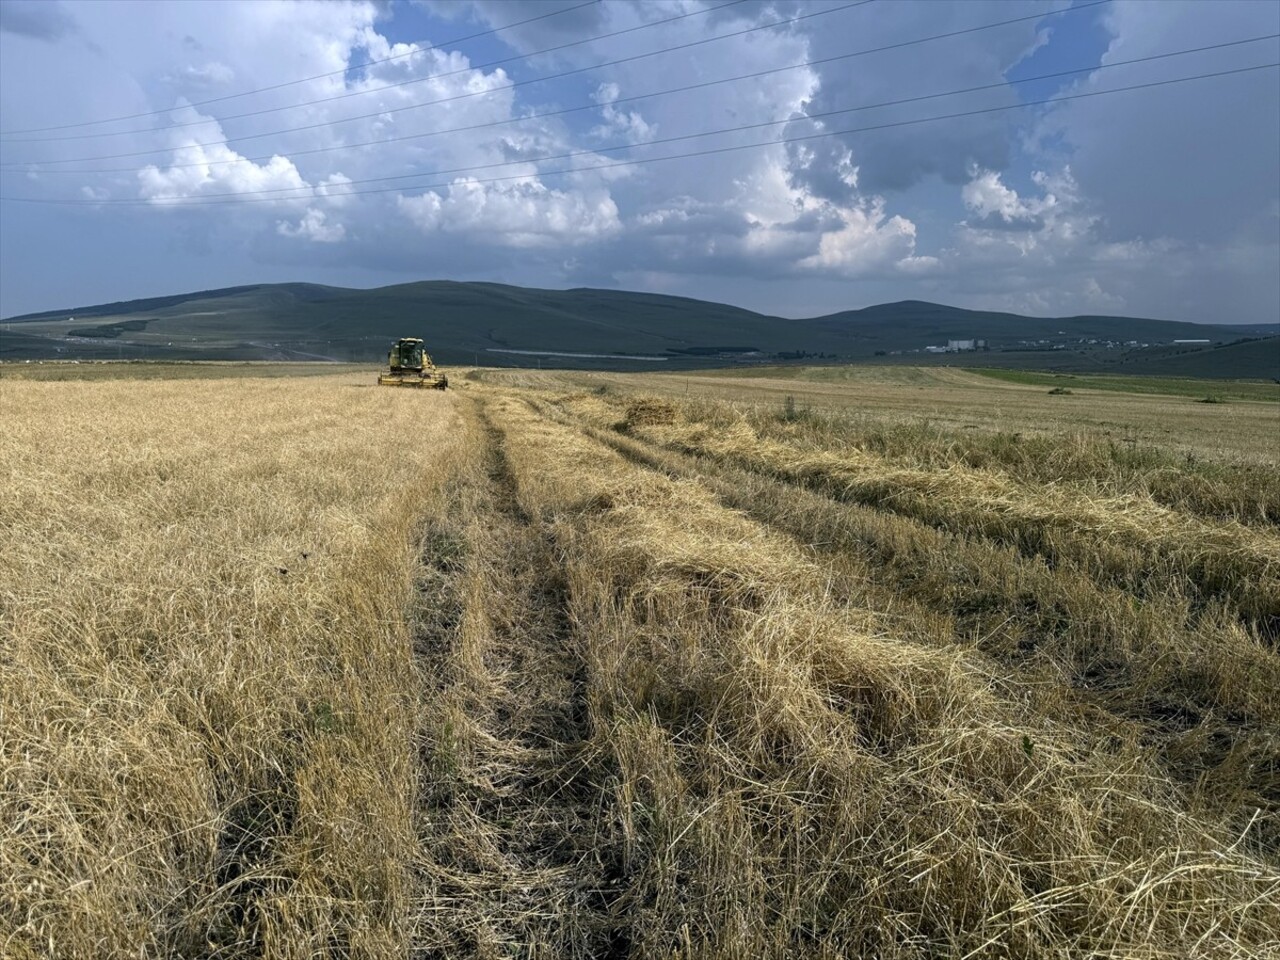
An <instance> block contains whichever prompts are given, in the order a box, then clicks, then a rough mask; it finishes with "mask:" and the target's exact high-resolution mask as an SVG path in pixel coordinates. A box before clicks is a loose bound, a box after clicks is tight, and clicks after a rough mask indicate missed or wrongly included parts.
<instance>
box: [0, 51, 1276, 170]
mask: <svg viewBox="0 0 1280 960" xmlns="http://www.w3.org/2000/svg"><path fill="white" fill-rule="evenodd" d="M931 39H934V38H933V37H925V38H922V39H920V40H915V41H907V42H908V43H923V42H925V41H927V40H931ZM1277 39H1280V33H1270V34H1265V35H1262V36H1257V37H1246V38H1244V39H1241V40H1228V41H1225V42H1223V43H1213V44H1208V45H1206V46H1202V47H1189V48H1187V49H1184V50H1171V51H1168V52H1166V53H1156V54H1152V55H1150V56H1146V57H1134V58H1133V59H1130V60H1114V61H1112V62H1110V63H1102V64H1095V65H1093V66H1089V67H1077V68H1075V69H1071V70H1059V71H1056V72H1054V73H1044V74H1040V75H1038V76H1034V77H1023V78H1021V79H1019V80H1001V81H999V82H997V83H987V84H982V85H979V86H976V87H964V88H961V89H958V90H949V91H946V92H944V93H930V94H924V95H921V96H916V97H906V98H903V99H900V100H886V101H882V102H880V103H873V104H868V105H866V106H861V107H850V108H848V109H846V110H837V111H832V112H834V113H851V112H854V111H857V110H870V109H873V108H875V107H890V106H899V105H901V104H905V103H918V102H920V101H922V100H935V99H938V98H940V97H951V96H957V95H959V94H964V93H977V92H980V91H982V90H994V89H997V88H1000V87H1005V86H1013V85H1016V84H1021V83H1033V82H1035V81H1037V80H1053V79H1057V78H1059V77H1068V76H1074V75H1076V74H1080V73H1093V72H1095V71H1099V70H1108V69H1111V68H1113V67H1123V66H1129V65H1131V64H1135V63H1148V62H1151V61H1154V60H1165V59H1168V58H1170V57H1181V56H1187V55H1189V54H1194V53H1205V52H1207V51H1211V50H1222V49H1225V48H1227V47H1238V46H1242V45H1244V44H1248V43H1260V42H1262V41H1265V40H1277ZM867 52H868V51H865V50H860V51H855V52H853V53H842V54H837V55H835V56H831V57H823V58H821V59H818V60H806V61H804V62H803V63H796V64H791V65H789V66H785V67H771V68H770V69H768V70H757V71H755V72H754V73H744V74H739V75H737V76H734V77H724V78H721V79H718V80H704V81H702V82H701V83H691V84H685V85H684V86H679V87H671V88H670V89H667V90H656V91H653V92H651V93H641V94H635V95H634V96H630V97H619V98H618V99H616V100H610V101H608V103H599V102H596V101H593V102H591V103H586V104H582V105H580V106H576V107H564V108H562V109H560V110H550V111H546V112H544V113H531V114H528V115H526V116H523V117H508V118H505V119H503V120H490V121H487V122H485V123H473V124H469V125H467V126H462V127H446V128H444V129H441V130H430V131H427V132H426V133H412V134H406V135H405V136H402V137H386V138H384V139H382V140H369V141H364V142H361V143H344V144H336V145H334V146H328V147H315V148H312V149H310V150H294V151H290V152H289V159H291V160H292V159H294V158H295V157H303V156H310V155H314V154H318V153H333V152H342V151H346V150H355V149H359V148H361V147H370V146H381V145H383V144H388V143H400V142H403V141H406V140H423V139H426V138H429V137H438V136H443V135H445V134H450V133H463V132H467V131H471V130H484V129H490V128H493V127H502V126H509V125H511V124H517V123H527V122H529V121H531V120H542V119H546V118H548V117H559V116H564V115H565V114H569V113H579V112H581V111H583V110H598V109H600V108H601V107H602V106H609V107H614V106H617V105H618V104H624V103H634V102H636V101H637V100H651V99H655V98H657V97H665V96H670V95H671V94H674V93H686V92H688V91H690V90H701V89H704V88H706V87H712V86H717V85H719V84H725V83H734V82H736V81H739V80H754V79H757V78H759V77H763V76H768V75H770V74H774V73H781V72H783V71H786V70H798V69H801V68H803V67H812V66H817V65H820V64H824V63H831V62H833V61H837V60H846V59H849V58H852V57H858V56H861V55H863V54H864V53H867ZM825 115H826V114H819V115H810V116H825ZM789 119H805V118H803V117H800V118H789ZM777 122H786V121H777ZM654 142H657V143H662V142H664V141H646V142H645V143H643V144H635V146H643V145H646V144H648V143H654ZM193 146H194V145H193ZM205 146H209V144H206V145H205ZM627 146H632V145H631V144H628V145H627ZM187 149H190V148H187ZM604 149H620V148H604ZM584 152H587V153H599V152H600V150H595V151H584ZM272 156H274V155H273V154H268V155H265V156H258V157H237V158H235V159H234V160H204V161H200V162H197V163H175V164H169V165H168V166H166V168H165V169H166V170H185V169H190V168H193V167H201V168H204V167H214V166H226V165H229V164H236V163H258V162H261V161H264V160H270V159H271V158H272ZM103 159H109V158H105V157H104V158H103ZM68 162H69V161H68ZM8 166H13V167H18V168H22V167H28V166H30V164H12V165H9V164H0V170H2V169H3V168H5V167H8ZM42 172H44V173H57V174H79V175H87V174H106V173H136V172H137V167H136V166H132V167H108V168H105V169H90V170H82V169H75V170H45V171H42ZM405 176H418V174H407V175H405ZM386 179H404V177H401V178H396V177H378V178H373V180H352V181H350V182H351V183H370V182H374V181H376V180H386Z"/></svg>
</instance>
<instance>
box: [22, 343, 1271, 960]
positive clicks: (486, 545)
mask: <svg viewBox="0 0 1280 960" xmlns="http://www.w3.org/2000/svg"><path fill="white" fill-rule="evenodd" d="M5 372H6V373H10V372H11V371H5ZM273 372H278V371H273ZM312 372H313V373H316V372H315V371H312ZM188 373H189V371H188V372H184V371H182V370H177V369H173V370H169V371H167V372H166V371H165V370H163V369H160V368H156V369H154V370H150V369H149V370H147V371H142V370H141V369H140V368H135V369H132V370H131V369H130V368H129V366H127V365H120V366H119V367H118V368H116V369H115V370H114V372H112V373H110V375H107V374H104V372H103V369H102V368H94V370H93V371H92V374H91V375H89V374H86V376H85V377H84V378H81V379H74V378H73V379H59V378H49V377H41V376H34V377H32V378H31V379H21V378H18V377H15V376H13V375H7V376H3V377H0V409H2V410H3V413H4V422H5V430H4V432H3V434H0V478H2V479H3V483H4V496H3V497H0V956H3V957H6V958H8V957H13V958H15V960H29V958H36V957H55V958H97V957H104V958H115V957H120V958H125V957H129V958H139V957H141V958H162V957H182V958H188V957H189V958H195V957H211V958H226V960H238V958H258V957H265V958H321V957H323V958H393V957H395V958H400V957H413V958H423V960H426V958H431V960H437V958H440V960H442V958H453V957H459V958H468V957H470V958H486V960H487V958H529V960H534V958H560V957H565V958H582V960H586V958H609V960H621V958H628V957H635V958H681V960H693V958H744V960H745V958H757V957H759V958H809V957H815V958H838V957H859V958H903V960H905V958H913V960H914V958H919V960H924V958H974V960H976V958H990V960H996V958H999V960H1015V958H1032V960H1065V958H1075V957H1098V958H1103V957H1105V958H1122V957H1123V958H1144V960H1156V958H1161V960H1165V958H1167V960H1175V958H1176V960H1182V958H1235V960H1245V958H1265V957H1280V648H1278V645H1280V469H1278V468H1280V451H1278V450H1277V444H1276V437H1277V436H1280V404H1275V403H1267V402H1248V401H1240V402H1236V401H1233V402H1231V403H1229V404H1216V405H1215V404H1210V405H1198V404H1196V403H1195V402H1194V400H1189V399H1187V398H1185V397H1150V396H1144V397H1134V396H1128V395H1123V394H1120V395H1112V396H1093V395H1090V394H1089V393H1087V392H1084V391H1082V392H1080V393H1079V394H1077V395H1075V396H1073V397H1069V398H1066V397H1048V396H1045V391H1044V390H1043V389H1041V388H1033V387H1016V386H1012V385H1010V384H1007V383H994V382H988V383H983V382H981V381H980V380H979V379H978V378H973V377H967V376H966V375H965V374H963V372H961V371H955V372H949V371H945V372H941V373H932V372H931V373H919V372H918V373H912V372H910V371H904V370H902V369H899V370H897V371H894V372H891V373H886V374H877V373H875V372H868V373H866V374H860V375H855V376H851V377H849V378H847V379H844V380H840V381H838V382H824V383H820V384H817V385H814V384H808V385H807V386H806V385H804V384H796V383H794V382H788V381H786V380H785V379H777V380H775V379H770V378H756V379H754V380H753V379H751V378H734V377H726V376H722V375H717V376H714V377H713V376H705V377H703V376H699V377H671V376H668V377H661V376H654V375H647V376H646V375H624V374H609V375H599V374H562V373H546V374H539V373H537V372H525V373H518V372H500V371H479V370H477V371H472V372H470V373H467V374H465V375H463V374H461V373H459V375H457V376H451V380H453V382H454V384H455V385H456V386H457V387H458V389H451V390H449V391H448V392H445V393H437V392H435V391H421V392H419V391H408V390H390V389H380V388H378V387H376V386H373V379H374V374H373V373H372V372H371V371H368V370H357V371H350V370H346V371H343V372H340V373H336V374H333V375H329V376H325V375H321V374H318V373H316V375H311V376H307V377H305V378H297V379H290V378H287V377H280V376H272V377H265V376H261V375H258V374H260V373H261V371H255V370H254V369H253V368H244V369H233V368H226V369H225V370H221V369H202V370H200V371H199V372H198V374H196V375H188ZM64 375H66V371H65V370H63V371H61V372H60V373H59V377H62V376H64ZM1061 400H1069V401H1070V402H1071V404H1072V405H1071V406H1070V407H1064V406H1063V404H1062V403H1060V402H1059V401H1061Z"/></svg>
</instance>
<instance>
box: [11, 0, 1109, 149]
mask: <svg viewBox="0 0 1280 960" xmlns="http://www.w3.org/2000/svg"><path fill="white" fill-rule="evenodd" d="M869 2H871V0H862V3H855V4H846V5H845V6H843V7H836V8H831V9H828V10H824V11H820V12H819V13H816V14H810V15H809V16H821V15H823V14H827V13H834V12H836V10H843V9H847V8H848V7H850V6H861V5H863V4H865V3H869ZM1110 2H1112V0H1091V2H1089V3H1085V4H1081V5H1079V6H1075V7H1066V8H1063V9H1062V10H1056V11H1051V12H1050V13H1046V14H1032V15H1030V16H1023V17H1013V18H1011V19H1008V20H997V21H995V22H994V23H984V24H980V25H978V26H976V27H965V28H963V29H961V30H950V31H948V32H946V33H935V34H931V35H930V36H927V37H917V38H915V39H913V40H901V41H898V42H896V43H889V44H883V45H881V46H878V47H869V48H867V49H864V50H857V51H855V52H853V53H847V54H840V55H839V56H835V57H825V58H821V59H818V60H811V61H807V62H806V63H804V64H798V65H795V66H791V67H781V68H777V69H776V70H767V71H761V72H760V73H758V74H753V75H749V76H764V75H765V74H767V73H775V72H779V71H780V70H791V69H796V68H797V67H801V66H814V65H818V64H822V63H828V62H831V61H834V60H846V59H850V58H853V57H863V56H868V55H870V54H874V53H884V52H886V51H889V50H901V49H904V48H906V47H912V46H916V45H919V44H922V43H931V42H933V41H935V40H946V39H949V38H951V37H958V36H963V35H965V34H971V33H979V32H982V31H984V30H993V29H995V28H997V27H1004V26H1008V25H1010V24H1014V23H1024V22H1026V21H1028V20H1042V19H1044V18H1045V17H1049V16H1055V15H1059V14H1064V13H1073V12H1075V11H1077V10H1085V9H1088V8H1089V7H1095V6H1099V5H1100V4H1104V3H1110ZM778 25H779V24H777V23H774V24H764V25H762V26H757V27H752V28H750V29H749V30H743V31H738V32H737V33H732V34H722V35H721V36H718V37H708V38H705V39H703V40H698V41H694V42H693V43H691V44H681V45H680V46H677V47H666V48H664V49H662V50H654V51H651V52H649V53H642V54H636V55H633V56H629V57H622V58H620V59H617V60H609V61H606V62H605V63H597V64H594V65H592V66H589V67H579V68H577V69H574V70H568V71H564V72H562V73H555V74H550V75H549V76H543V77H531V78H529V79H527V80H518V81H515V82H513V83H510V84H507V85H506V86H503V87H494V88H492V89H490V90H478V91H473V92H471V93H463V94H458V95H456V96H452V97H444V98H442V99H439V100H427V101H424V102H422V103H415V104H407V105H405V106H403V107H394V108H392V109H389V110H381V111H378V112H377V113H371V114H363V115H361V116H358V117H347V118H345V119H341V120H334V121H331V122H326V123H312V124H307V125H305V126H301V127H289V128H286V129H283V130H271V131H267V132H266V133H255V134H250V135H247V136H239V137H230V138H224V139H223V140H216V141H208V142H205V143H192V144H187V145H186V146H183V147H162V148H158V149H152V150H135V151H132V152H129V153H110V154H105V155H99V156H96V157H75V158H64V159H61V160H47V161H16V160H14V161H8V162H5V163H0V168H5V167H26V166H30V165H32V164H35V165H38V166H47V165H50V164H64V163H94V162H98V161H102V160H123V159H127V158H130V157H149V156H153V155H155V154H160V153H177V152H179V151H181V150H189V149H192V148H194V147H216V146H222V145H223V144H224V143H229V142H231V141H235V142H237V143H238V142H242V141H245V140H260V139H263V138H264V137H274V136H280V135H281V134H286V133H297V132H298V131H302V130H314V129H318V128H320V127H330V126H333V125H334V124H337V123H346V122H348V121H351V120H367V119H370V118H372V117H383V116H386V115H387V114H390V113H401V112H403V111H406V110H416V109H420V108H422V107H431V106H436V105H438V104H442V103H454V102H456V101H458V100H467V99H470V98H472V97H481V96H487V95H489V94H491V93H497V92H499V91H502V90H511V89H514V88H516V87H523V86H528V85H529V84H534V83H542V82H544V81H547V80H559V79H562V78H564V77H568V76H573V75H575V74H580V73H585V72H588V71H591V70H600V69H602V68H604V67H612V66H617V65H618V64H622V63H630V62H632V61H635V60H643V59H646V58H648V57H653V56H658V55H659V54H662V53H670V52H672V51H674V50H682V49H685V48H686V47H688V46H699V45H701V44H705V43H711V42H714V41H716V40H721V39H726V38H728V37H734V36H741V35H742V34H743V33H751V32H754V31H756V30H763V29H767V28H769V27H774V26H778ZM739 79H746V78H745V77H744V78H739ZM719 82H728V81H709V82H707V83H704V84H695V85H691V86H690V89H696V88H698V87H700V86H711V85H713V84H714V83H719ZM631 99H634V98H631ZM614 102H622V101H614ZM202 122H204V123H207V122H209V121H207V120H206V121H202ZM433 135H434V134H432V133H426V134H414V135H412V136H433ZM410 138H411V137H395V138H388V139H385V140H374V141H367V142H365V143H361V144H344V145H341V146H339V147H334V148H322V149H326V150H327V149H345V148H346V147H347V146H350V147H356V146H371V145H373V144H376V143H394V142H396V141H398V140H403V139H410ZM309 152H319V151H309ZM264 159H270V157H269V156H268V157H258V158H255V162H256V160H264ZM219 162H227V163H237V162H239V161H238V160H237V161H219ZM203 165H204V164H191V166H203ZM109 172H113V173H115V172H127V171H109Z"/></svg>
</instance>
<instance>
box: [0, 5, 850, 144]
mask: <svg viewBox="0 0 1280 960" xmlns="http://www.w3.org/2000/svg"><path fill="white" fill-rule="evenodd" d="M745 2H746V0H729V2H728V3H722V4H719V5H718V6H715V7H704V8H703V9H701V10H694V11H691V12H689V13H681V14H678V15H676V16H674V17H667V18H665V19H663V20H651V21H649V22H648V23H641V24H637V25H636V26H633V27H626V28H624V29H622V30H614V31H612V32H610V33H601V34H598V35H596V36H594V37H584V38H582V39H579V40H572V41H569V42H568V43H562V44H559V45H557V46H554V47H547V48H545V49H543V50H535V51H534V52H532V53H523V54H518V55H516V56H511V57H503V58H502V59H500V60H490V61H489V62H488V63H480V64H475V65H472V66H467V67H460V68H458V69H457V70H447V71H445V72H444V73H433V74H428V75H427V76H425V77H411V78H410V79H408V80H397V81H396V82H395V83H384V84H382V85H380V86H377V87H370V88H369V89H367V90H352V91H349V92H347V93H338V94H334V95H333V96H331V97H319V98H317V99H315V100H304V101H302V102H301V103H291V104H286V105H285V106H283V107H269V108H266V109H263V110H251V111H249V112H247V113H233V114H230V115H228V116H225V117H217V118H214V119H217V120H218V121H219V122H224V121H227V120H243V119H245V118H246V117H260V116H263V115H264V114H268V113H281V112H283V111H285V110H297V109H299V108H300V107H310V106H314V105H316V104H318V103H333V102H334V101H336V100H349V99H350V98H352V97H363V96H365V95H367V94H370V93H378V92H380V91H382V90H394V89H396V88H398V87H408V86H412V85H413V84H417V83H426V82H427V81H428V80H440V79H443V78H445V77H454V76H458V75H459V74H464V73H471V72H473V71H476V70H485V69H487V68H489V67H497V66H502V65H503V64H508V63H516V62H518V61H520V60H528V59H530V58H532V57H537V56H541V55H543V54H546V53H555V52H557V51H560V50H567V49H568V48H570V47H580V46H582V45H583V44H586V43H595V42H596V41H597V40H608V39H611V38H613V37H621V36H623V35H624V34H628V33H635V32H637V31H639V30H648V29H651V28H652V27H660V26H662V25H664V24H668V23H675V22H676V21H677V20H687V19H689V18H690V17H701V16H705V15H706V14H709V13H715V12H716V11H717V10H723V9H725V8H726V7H735V6H738V5H739V4H741V3H745ZM873 2H874V0H856V2H853V3H845V4H842V5H841V6H838V7H828V8H826V9H824V10H819V11H817V12H815V13H806V14H803V15H800V16H796V17H789V18H787V19H785V20H776V21H774V22H773V23H764V24H760V25H758V26H755V27H750V28H748V29H746V30H740V31H738V32H737V33H728V34H723V35H722V36H720V37H710V38H707V39H706V40H700V41H695V42H694V43H689V44H682V45H681V46H679V47H672V48H668V49H673V50H680V49H684V48H685V47H693V46H698V45H699V44H701V43H709V42H711V41H713V40H720V39H725V38H728V37H736V36H741V35H742V34H745V33H754V32H756V31H757V30H769V29H772V28H774V27H780V26H785V25H786V24H789V23H796V22H798V21H800V20H808V19H810V18H811V17H822V16H826V15H827V14H831V13H837V12H839V11H841V10H847V9H849V8H850V7H861V6H864V5H866V4H868V3H873ZM666 52H668V50H659V51H656V53H666ZM653 55H654V54H643V55H641V57H636V58H635V59H642V58H643V56H653ZM582 69H583V70H589V69H594V68H592V67H584V68H582ZM580 72H582V71H581V70H578V71H569V73H580ZM568 75H569V74H568V73H566V74H565V76H568ZM484 92H487V91H484ZM173 109H178V108H173ZM397 109H404V108H403V107H401V108H397ZM165 112H172V111H165ZM393 112H395V111H394V110H379V111H376V112H374V113H369V114H362V115H361V116H358V117H348V118H346V119H343V120H332V121H328V122H326V123H320V124H312V125H310V126H306V127H295V128H294V129H297V130H310V129H313V128H315V127H327V126H330V125H331V124H333V123H346V122H347V120H365V119H368V118H369V117H377V116H381V115H382V114H384V113H393ZM208 122H209V121H208V120H190V121H187V122H186V123H172V124H169V125H167V126H163V127H147V128H145V129H142V130H117V131H114V132H111V133H79V134H73V135H70V136H66V137H29V138H23V139H19V140H12V139H10V140H6V141H4V142H6V143H51V142H55V141H66V140H93V139H100V138H102V137H124V136H130V135H136V134H139V133H163V132H166V131H169V130H180V129H182V128H183V127H195V126H199V125H200V124H202V123H208ZM284 132H290V131H284ZM264 136H270V134H264Z"/></svg>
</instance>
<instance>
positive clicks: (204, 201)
mask: <svg viewBox="0 0 1280 960" xmlns="http://www.w3.org/2000/svg"><path fill="white" fill-rule="evenodd" d="M1277 67H1280V62H1275V63H1263V64H1257V65H1255V66H1250V67H1237V68H1235V69H1232V70H1218V71H1214V72H1211V73H1199V74H1193V75H1191V76H1186V77H1171V78H1168V79H1165V80H1153V81H1149V82H1147V83H1137V84H1131V85H1129V86H1126V87H1113V88H1111V89H1109V90H1091V91H1087V92H1083V93H1073V94H1068V95H1066V96H1060V97H1047V98H1045V99H1042V100H1027V101H1024V102H1022V103H1012V104H1004V105H1002V106H997V107H985V108H981V109H976V110H964V111H960V112H958V113H948V114H942V115H940V116H934V117H918V118H916V119H913V120H897V121H893V122H887V123H879V124H875V125H872V126H867V127H853V128H849V129H844V130H828V131H824V132H822V133H811V134H804V135H802V136H794V137H781V138H778V139H775V140H765V141H761V142H758V143H743V144H731V145H729V146H724V147H710V148H707V149H705V150H693V151H690V152H688V153H677V154H667V155H665V156H661V157H641V158H637V159H631V160H617V161H614V162H612V163H598V164H592V165H590V166H585V167H566V168H563V169H560V170H541V171H538V172H537V173H533V174H529V173H520V174H510V175H507V176H500V177H485V178H469V180H468V182H469V183H475V184H483V183H502V182H510V181H515V180H534V179H540V178H542V177H549V176H565V175H570V174H575V173H591V172H593V171H596V170H612V169H616V168H618V167H631V166H640V165H642V164H649V163H661V162H663V161H668V160H684V159H689V158H692V157H705V156H714V155H717V154H725V153H734V152H737V151H742V150H755V149H759V148H761V147H770V146H777V145H778V144H787V143H804V142H808V141H812V140H823V139H827V138H830V137H841V136H851V135H854V134H859V133H870V132H872V131H875V130H888V129H893V128H897V127H910V126H917V125H920V124H926V123H936V122H938V121H942V120H958V119H962V118H965V117H976V116H983V115H987V114H993V113H1003V112H1005V111H1009V110H1021V109H1024V108H1026V107H1036V106H1048V105H1053V104H1058V103H1066V102H1068V101H1073V100H1084V99H1089V98H1093V97H1102V96H1109V95H1111V94H1115V93H1125V92H1128V91H1132V90H1147V89H1151V88H1154V87H1164V86H1170V85H1172V84H1177V83H1188V82H1192V81H1195V80H1208V79H1212V78H1215V77H1227V76H1233V75H1238V74H1245V73H1254V72H1257V71H1259V70H1272V69H1275V68H1277ZM859 109H861V108H859ZM833 112H835V113H846V112H849V111H833ZM805 119H810V118H806V117H797V118H795V120H797V121H803V120H805ZM790 122H793V121H792V120H786V121H772V122H769V123H763V124H747V125H745V126H742V127H733V128H729V129H727V130H718V131H712V132H709V133H701V134H689V135H688V136H685V137H678V138H672V140H676V139H685V140H687V139H692V138H695V137H701V136H712V135H715V134H722V133H736V132H740V131H743V130H751V129H758V128H760V127H765V126H776V125H777V124H778V123H790ZM635 146H645V144H627V145H626V147H627V148H632V147H635ZM620 149H621V148H620ZM596 152H599V151H596ZM571 155H572V154H565V155H564V156H571ZM541 159H544V160H549V159H558V158H554V157H545V158H541ZM528 162H533V161H532V160H523V161H512V163H528ZM506 165H510V164H506ZM486 166H495V165H494V164H488V165H484V166H481V167H473V168H468V169H484V168H485V167H486ZM442 172H447V171H437V172H435V173H433V174H427V173H422V174H413V175H412V176H438V175H440V173H442ZM455 182H456V181H448V180H446V181H439V182H435V183H410V184H403V185H401V186H396V187H381V188H377V189H372V190H350V191H342V192H335V193H333V194H331V195H330V196H333V197H349V196H366V195H371V194H381V193H399V192H401V191H405V190H429V189H434V188H444V187H449V186H452V185H453V184H454V183H455ZM286 189H303V188H286ZM305 189H307V190H311V191H314V188H313V187H308V188H305ZM267 192H273V191H266V190H252V191H246V192H244V193H239V194H233V195H231V196H233V197H234V199H214V197H216V196H219V195H213V194H211V195H207V196H205V197H194V198H175V199H165V198H150V199H132V198H131V199H119V200H56V199H45V198H37V197H0V201H6V202H17V203H36V204H58V205H69V206H112V205H115V206H124V205H127V206H149V207H159V206H165V207H172V206H225V205H229V204H249V203H286V202H291V201H295V200H310V199H314V196H313V195H303V196H295V197H265V196H261V194H264V193H267ZM324 198H325V196H323V195H322V196H321V197H320V199H324Z"/></svg>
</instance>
